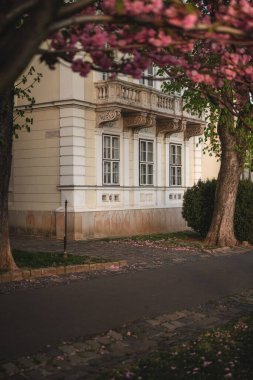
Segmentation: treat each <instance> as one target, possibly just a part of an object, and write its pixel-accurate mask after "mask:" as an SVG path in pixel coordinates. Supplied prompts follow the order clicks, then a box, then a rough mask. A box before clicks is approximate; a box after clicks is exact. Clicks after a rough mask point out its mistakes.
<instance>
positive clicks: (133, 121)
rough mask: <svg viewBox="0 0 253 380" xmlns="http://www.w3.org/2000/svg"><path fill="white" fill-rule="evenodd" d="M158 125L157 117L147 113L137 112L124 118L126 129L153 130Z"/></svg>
mask: <svg viewBox="0 0 253 380" xmlns="http://www.w3.org/2000/svg"><path fill="white" fill-rule="evenodd" d="M155 125H156V117H155V115H153V114H148V113H146V112H136V113H134V114H131V115H129V116H125V117H124V129H127V128H137V129H141V128H151V127H154V126H155Z"/></svg>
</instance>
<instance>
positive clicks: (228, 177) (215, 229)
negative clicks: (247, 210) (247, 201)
mask: <svg viewBox="0 0 253 380" xmlns="http://www.w3.org/2000/svg"><path fill="white" fill-rule="evenodd" d="M233 125H234V118H233V116H232V115H231V114H229V112H228V111H226V110H222V111H221V115H220V118H219V122H218V134H219V138H220V142H221V166H220V171H219V175H218V180H217V187H216V193H215V203H214V212H213V218H212V223H211V227H210V229H209V231H208V234H207V237H206V243H207V244H208V245H214V246H218V247H226V246H234V245H236V244H237V243H238V242H237V240H236V238H235V233H234V212H235V202H236V196H237V190H238V185H239V181H240V176H241V174H242V170H243V162H244V159H243V152H242V151H241V152H240V150H238V149H236V146H237V145H238V137H237V134H236V133H234V131H233Z"/></svg>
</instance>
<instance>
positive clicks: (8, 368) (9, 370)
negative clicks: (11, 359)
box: [1, 363, 19, 376]
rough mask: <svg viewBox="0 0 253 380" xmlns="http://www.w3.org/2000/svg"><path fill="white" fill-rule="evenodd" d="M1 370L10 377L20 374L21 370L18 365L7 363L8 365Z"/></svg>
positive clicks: (4, 365)
mask: <svg viewBox="0 0 253 380" xmlns="http://www.w3.org/2000/svg"><path fill="white" fill-rule="evenodd" d="M1 368H2V369H3V370H4V372H5V373H6V374H7V375H8V376H12V375H14V374H15V373H18V372H19V368H18V367H17V366H16V364H14V363H6V364H3V365H2V366H1Z"/></svg>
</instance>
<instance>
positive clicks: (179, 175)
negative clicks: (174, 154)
mask: <svg viewBox="0 0 253 380" xmlns="http://www.w3.org/2000/svg"><path fill="white" fill-rule="evenodd" d="M177 185H179V186H181V185H182V170H181V167H177Z"/></svg>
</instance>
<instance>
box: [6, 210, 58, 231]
mask: <svg viewBox="0 0 253 380" xmlns="http://www.w3.org/2000/svg"><path fill="white" fill-rule="evenodd" d="M55 218H56V216H55V212H54V211H14V210H9V226H10V229H11V231H13V232H25V233H31V234H42V235H48V236H55V235H56V223H55Z"/></svg>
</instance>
